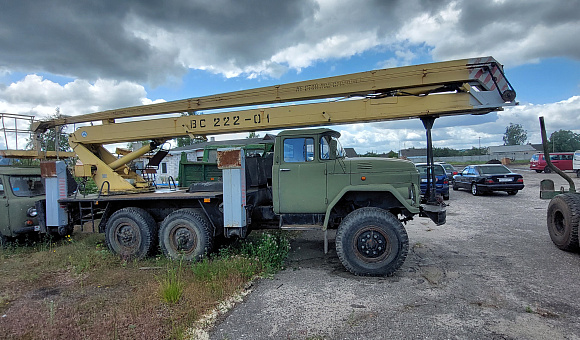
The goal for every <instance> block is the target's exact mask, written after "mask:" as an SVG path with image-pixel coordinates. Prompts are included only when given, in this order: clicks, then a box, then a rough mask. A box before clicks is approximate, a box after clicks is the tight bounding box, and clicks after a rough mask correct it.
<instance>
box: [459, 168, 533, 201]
mask: <svg viewBox="0 0 580 340" xmlns="http://www.w3.org/2000/svg"><path fill="white" fill-rule="evenodd" d="M453 179H454V182H453V190H458V189H459V188H463V189H468V190H471V193H472V194H473V195H474V196H477V195H481V194H484V193H486V192H491V191H505V192H507V193H508V195H515V194H517V193H518V190H522V189H523V188H524V178H523V177H522V175H520V174H516V173H514V172H512V171H511V170H510V169H508V168H507V167H506V166H505V165H501V164H482V165H469V166H466V167H465V168H464V169H463V170H462V171H461V172H460V173H459V174H457V175H455V176H454V177H453Z"/></svg>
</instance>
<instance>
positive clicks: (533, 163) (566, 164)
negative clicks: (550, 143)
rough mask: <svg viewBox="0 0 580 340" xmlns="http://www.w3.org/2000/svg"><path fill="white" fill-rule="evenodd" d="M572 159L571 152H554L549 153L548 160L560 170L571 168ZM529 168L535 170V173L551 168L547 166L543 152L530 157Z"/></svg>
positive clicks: (547, 170) (547, 171) (548, 170)
mask: <svg viewBox="0 0 580 340" xmlns="http://www.w3.org/2000/svg"><path fill="white" fill-rule="evenodd" d="M573 159H574V153H573V152H554V153H550V160H551V161H552V164H554V166H555V167H556V168H558V169H560V170H562V171H564V170H572V169H574V166H573V164H572V160H573ZM530 170H536V172H537V173H540V172H542V171H544V172H545V173H550V172H552V170H550V168H549V167H548V163H546V160H545V159H544V154H543V153H537V154H534V155H533V156H532V158H531V159H530Z"/></svg>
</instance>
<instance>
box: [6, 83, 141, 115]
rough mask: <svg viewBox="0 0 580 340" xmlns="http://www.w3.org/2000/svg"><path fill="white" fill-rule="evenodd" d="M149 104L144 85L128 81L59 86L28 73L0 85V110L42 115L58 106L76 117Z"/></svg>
mask: <svg viewBox="0 0 580 340" xmlns="http://www.w3.org/2000/svg"><path fill="white" fill-rule="evenodd" d="M149 103H152V101H151V100H150V99H148V98H147V94H146V91H145V88H144V87H143V86H141V85H137V84H135V83H131V82H128V81H121V82H118V81H113V80H97V81H96V82H95V83H94V84H91V83H89V82H88V81H85V80H79V79H77V80H74V81H72V82H69V83H66V84H64V85H60V84H58V83H55V82H52V81H50V80H47V79H44V78H43V77H42V76H39V75H35V74H31V75H27V76H26V77H25V78H24V79H22V80H20V81H17V82H14V83H12V84H10V85H8V86H4V87H2V88H0V112H7V113H16V114H29V115H33V116H37V117H39V118H40V117H44V116H47V115H51V114H54V112H55V109H56V108H57V107H58V108H60V112H61V114H63V115H68V116H76V115H79V114H85V113H90V112H96V111H102V110H108V109H113V108H119V107H127V106H135V105H143V104H149Z"/></svg>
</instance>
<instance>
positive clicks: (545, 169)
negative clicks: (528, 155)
mask: <svg viewBox="0 0 580 340" xmlns="http://www.w3.org/2000/svg"><path fill="white" fill-rule="evenodd" d="M544 172H545V173H547V174H549V173H550V172H552V169H550V168H549V167H545V168H544Z"/></svg>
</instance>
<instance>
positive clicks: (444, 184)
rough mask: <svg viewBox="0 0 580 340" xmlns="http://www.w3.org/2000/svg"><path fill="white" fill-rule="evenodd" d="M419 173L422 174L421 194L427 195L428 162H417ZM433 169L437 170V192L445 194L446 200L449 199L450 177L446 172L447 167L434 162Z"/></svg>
mask: <svg viewBox="0 0 580 340" xmlns="http://www.w3.org/2000/svg"><path fill="white" fill-rule="evenodd" d="M415 167H417V170H418V171H419V174H420V175H421V195H423V196H425V193H426V192H427V168H428V166H427V164H426V163H418V164H415ZM433 170H434V172H435V193H436V194H439V195H441V196H443V199H444V200H448V199H449V179H448V178H447V174H446V173H445V168H444V167H443V165H441V164H433Z"/></svg>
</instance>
